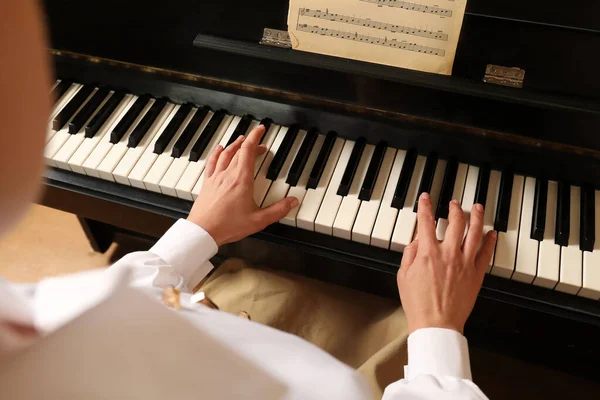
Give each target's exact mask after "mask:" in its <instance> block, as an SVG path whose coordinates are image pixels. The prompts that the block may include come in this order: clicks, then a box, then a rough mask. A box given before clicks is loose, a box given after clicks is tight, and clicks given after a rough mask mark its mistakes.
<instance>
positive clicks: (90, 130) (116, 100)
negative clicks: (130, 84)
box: [85, 92, 125, 138]
mask: <svg viewBox="0 0 600 400" xmlns="http://www.w3.org/2000/svg"><path fill="white" fill-rule="evenodd" d="M123 98H125V93H123V92H115V93H113V94H112V96H110V99H108V101H107V102H106V103H104V105H103V106H102V109H101V110H100V111H98V113H97V114H96V115H94V118H92V120H91V121H90V123H89V124H88V126H86V127H85V137H86V138H92V137H94V136H96V133H98V131H99V130H100V128H102V126H103V125H104V124H105V123H106V121H107V120H108V118H110V116H111V115H112V113H113V112H115V110H116V109H117V107H118V106H119V104H121V101H122V100H123Z"/></svg>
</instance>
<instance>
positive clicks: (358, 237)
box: [352, 147, 398, 244]
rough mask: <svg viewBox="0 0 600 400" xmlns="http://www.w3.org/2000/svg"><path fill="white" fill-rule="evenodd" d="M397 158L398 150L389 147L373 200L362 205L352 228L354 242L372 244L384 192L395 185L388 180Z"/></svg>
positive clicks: (376, 183) (372, 196)
mask: <svg viewBox="0 0 600 400" xmlns="http://www.w3.org/2000/svg"><path fill="white" fill-rule="evenodd" d="M395 157H396V149H394V148H391V147H388V148H387V149H386V151H385V154H384V156H383V161H382V162H381V168H380V169H379V175H378V176H377V180H376V181H375V186H374V187H373V194H372V195H371V200H369V201H363V202H362V203H361V204H360V209H359V211H358V216H357V217H356V221H355V222H354V226H353V227H352V240H353V241H355V242H360V243H364V244H370V243H371V233H372V232H373V228H374V226H375V220H376V219H377V213H378V211H379V208H380V206H381V204H382V200H383V196H384V191H385V190H386V184H389V185H392V186H393V185H394V184H392V183H388V179H389V177H390V173H391V172H392V166H393V164H394V159H395ZM397 180H398V179H397V178H396V181H397ZM392 194H393V193H392Z"/></svg>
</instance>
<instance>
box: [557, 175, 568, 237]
mask: <svg viewBox="0 0 600 400" xmlns="http://www.w3.org/2000/svg"><path fill="white" fill-rule="evenodd" d="M570 216H571V187H570V186H569V185H567V184H566V183H564V182H558V199H557V203H556V231H555V234H554V242H555V243H556V244H557V245H559V246H568V245H569V233H570V228H571V226H570V224H571V221H570Z"/></svg>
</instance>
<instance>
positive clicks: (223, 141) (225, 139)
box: [177, 117, 241, 200]
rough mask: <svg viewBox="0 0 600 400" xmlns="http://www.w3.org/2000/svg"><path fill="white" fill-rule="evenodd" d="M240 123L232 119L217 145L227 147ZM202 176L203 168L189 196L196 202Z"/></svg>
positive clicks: (236, 119)
mask: <svg viewBox="0 0 600 400" xmlns="http://www.w3.org/2000/svg"><path fill="white" fill-rule="evenodd" d="M240 121H241V118H240V117H234V118H233V121H231V124H230V125H229V128H227V131H226V132H225V134H224V135H223V137H222V138H221V141H220V142H219V144H220V145H221V146H223V147H225V146H227V142H228V141H229V139H230V138H231V135H233V132H234V131H235V128H237V126H238V124H239V123H240ZM203 175H204V168H203V169H202V173H201V174H200V177H199V178H198V181H197V182H196V184H195V185H194V187H193V188H192V193H191V195H192V198H193V199H194V200H196V198H197V197H198V194H199V193H200V189H201V188H202V180H203ZM182 178H183V177H182ZM177 194H178V195H179V191H178V192H177Z"/></svg>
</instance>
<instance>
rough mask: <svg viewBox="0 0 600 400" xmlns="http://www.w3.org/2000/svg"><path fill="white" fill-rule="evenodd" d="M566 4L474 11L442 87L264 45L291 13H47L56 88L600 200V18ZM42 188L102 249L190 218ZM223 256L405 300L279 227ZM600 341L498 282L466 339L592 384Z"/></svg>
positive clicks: (86, 188) (89, 190)
mask: <svg viewBox="0 0 600 400" xmlns="http://www.w3.org/2000/svg"><path fill="white" fill-rule="evenodd" d="M576 3H580V4H577V5H575V4H573V5H572V6H571V7H567V8H566V9H565V7H564V4H563V3H559V2H550V3H548V2H544V3H542V2H541V1H537V0H536V1H534V2H529V3H528V4H527V5H523V4H522V2H517V1H515V0H510V1H507V2H502V3H497V4H492V3H490V2H485V1H482V0H471V1H470V2H469V4H468V6H467V15H466V16H465V20H464V24H463V31H462V33H461V38H460V41H459V46H458V51H457V57H456V61H455V66H454V73H453V75H452V76H437V75H431V74H426V73H420V72H416V71H409V70H401V69H393V68H389V67H384V66H378V65H371V64H367V63H362V62H357V61H353V60H341V59H335V58H332V57H326V56H320V55H313V54H304V53H294V52H292V51H291V50H286V49H279V48H270V47H265V46H262V45H259V44H258V42H259V41H260V38H261V35H262V31H263V28H275V29H285V28H286V25H285V23H286V22H285V21H286V14H287V2H286V1H275V0H269V1H263V2H257V3H254V4H252V5H251V6H248V5H247V3H246V2H241V1H230V2H197V1H196V2H194V1H189V0H178V1H176V2H171V3H169V4H168V5H166V4H162V3H161V4H160V5H150V4H148V3H147V2H142V1H139V0H135V1H128V2H117V1H105V2H102V3H98V4H94V5H90V4H88V3H85V2H77V1H70V0H46V2H45V7H46V11H47V15H48V22H49V27H50V28H49V29H50V34H51V47H52V49H53V50H52V52H51V54H52V58H53V61H54V63H55V67H56V74H57V76H59V77H61V78H69V79H71V80H73V81H75V82H80V83H88V84H96V85H106V86H109V87H111V88H119V89H124V90H127V91H128V92H130V93H134V94H146V93H148V94H151V95H152V96H155V97H161V96H164V97H167V98H168V99H170V101H172V102H174V103H179V104H183V103H186V102H191V103H194V104H198V105H202V104H207V105H210V106H211V107H212V108H213V109H219V108H224V109H227V110H228V111H229V112H231V113H232V114H235V115H245V114H252V115H253V116H255V117H256V118H258V119H260V118H264V117H269V118H271V119H273V120H274V121H275V122H276V123H278V124H282V125H288V126H289V125H291V124H295V123H297V124H300V125H301V126H302V127H304V128H306V129H308V128H310V127H318V128H319V129H320V130H321V131H322V132H327V131H330V130H334V131H336V132H338V134H339V135H340V136H342V137H344V138H347V139H353V140H354V139H357V138H358V137H360V136H364V137H366V139H367V141H368V142H369V143H371V144H376V143H377V142H378V141H380V140H386V141H387V142H388V143H389V145H390V146H393V147H397V148H400V149H409V148H417V149H418V151H419V153H420V154H424V155H426V154H429V153H430V152H437V153H439V155H440V157H441V158H448V157H450V156H455V157H458V159H459V160H460V161H461V162H465V163H468V164H472V165H483V164H486V163H487V164H489V165H491V167H492V168H495V169H498V170H501V171H502V170H507V169H510V170H512V171H515V172H516V173H519V174H523V175H526V176H532V177H537V178H541V179H550V180H556V181H563V182H568V183H569V184H571V185H578V186H584V185H591V186H592V187H594V188H596V189H600V140H598V139H597V136H596V134H597V132H598V128H600V83H599V82H598V80H597V79H596V74H597V73H596V69H597V68H596V64H597V60H598V55H597V51H596V50H597V49H598V48H600V24H598V22H597V20H596V19H595V18H594V15H596V14H597V13H598V12H600V4H598V3H595V2H593V1H592V0H579V1H577V2H576ZM575 9H578V10H575ZM581 10H588V11H586V12H581ZM487 64H496V65H501V66H509V67H513V66H514V67H519V68H522V69H524V70H525V71H526V77H525V82H524V87H523V88H522V89H516V88H508V87H502V86H496V85H491V84H487V83H483V82H482V77H483V74H484V72H485V68H486V65H487ZM45 185H46V192H45V195H44V197H43V199H42V200H41V203H42V204H44V205H47V206H50V207H54V208H58V209H62V210H65V211H68V212H71V213H75V214H77V215H78V216H80V217H81V218H82V220H83V221H85V226H86V229H88V233H89V234H90V235H92V236H93V237H94V239H95V240H96V243H97V245H98V248H99V249H102V247H104V246H105V245H106V243H108V242H110V241H111V240H112V235H113V234H114V232H117V231H124V232H127V233H131V234H136V235H143V236H146V237H151V238H157V237H159V236H160V235H161V234H162V233H163V232H164V231H165V230H166V229H167V228H168V227H169V225H170V224H171V223H172V222H173V221H174V220H175V219H177V218H181V217H184V216H185V215H186V214H187V212H188V211H189V210H190V207H191V203H190V202H189V201H185V200H181V199H177V198H173V197H170V196H165V195H161V194H157V193H152V192H148V191H144V190H140V189H137V188H133V187H129V186H124V185H120V184H117V183H114V182H108V181H105V180H101V179H96V178H92V177H88V176H85V175H79V174H75V173H73V172H69V171H64V170H59V169H55V168H52V169H49V170H48V172H47V180H46V183H45ZM596 212H600V210H597V211H596ZM220 255H221V256H223V257H230V256H237V257H242V258H244V259H246V260H248V261H249V262H253V263H257V264H262V265H267V266H270V267H274V268H285V269H288V270H290V271H293V272H297V273H300V274H303V275H307V276H311V277H316V278H318V279H322V280H326V281H330V282H334V283H337V284H341V285H345V286H349V287H352V288H356V289H359V290H364V291H369V292H372V293H377V294H380V295H384V296H390V297H394V298H397V289H396V283H395V274H396V271H397V268H398V265H399V262H400V259H401V254H400V253H397V252H392V251H389V250H384V249H380V248H375V247H372V246H367V245H363V244H359V243H355V242H351V241H347V240H344V239H340V238H336V237H332V236H326V235H322V234H319V233H315V232H310V231H305V230H301V229H297V228H292V227H289V226H285V225H281V224H276V225H273V226H271V227H269V228H267V229H265V230H264V231H263V232H260V233H258V234H256V235H254V236H253V237H251V238H248V239H246V240H244V241H242V242H240V243H236V244H232V245H228V246H225V247H224V248H222V249H221V251H220ZM599 334H600V303H598V301H597V300H590V299H585V298H581V297H579V296H575V295H569V294H565V293H560V292H558V291H554V290H549V289H545V288H541V287H537V286H535V285H530V284H524V283H520V282H516V281H513V280H510V279H502V278H498V277H495V276H491V275H490V276H486V279H485V282H484V286H483V289H482V291H481V294H480V298H479V300H478V303H477V305H476V307H475V310H474V313H473V315H472V317H471V319H470V320H469V323H468V327H467V331H466V335H467V337H468V338H469V340H470V341H471V343H472V344H474V345H477V346H485V347H491V348H494V349H497V350H500V351H503V352H507V353H510V354H514V355H517V356H519V357H523V358H526V359H530V360H533V361H535V362H540V363H544V364H548V365H552V366H555V367H557V368H563V369H568V370H570V371H572V372H576V373H581V374H584V375H587V376H592V377H597V372H598V371H599V370H600V367H599V366H598V365H599V364H598V363H597V362H595V361H596V360H597V359H598V358H599V357H600V340H599V339H598V337H600V336H599Z"/></svg>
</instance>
